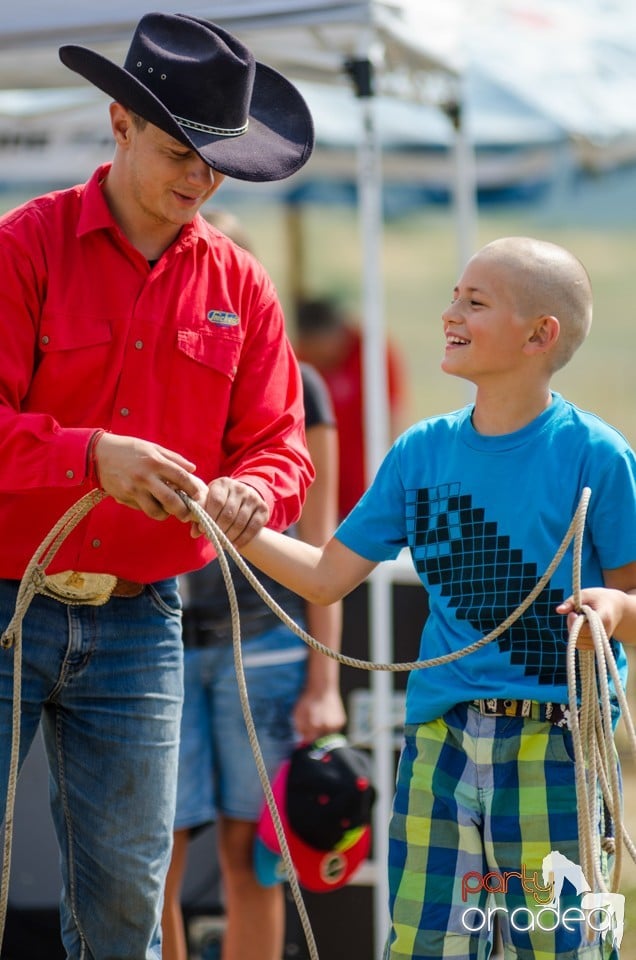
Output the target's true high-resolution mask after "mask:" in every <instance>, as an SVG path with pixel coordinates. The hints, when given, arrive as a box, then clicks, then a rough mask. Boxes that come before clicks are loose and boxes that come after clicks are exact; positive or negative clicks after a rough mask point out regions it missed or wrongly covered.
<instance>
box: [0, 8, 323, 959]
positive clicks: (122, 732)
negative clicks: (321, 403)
mask: <svg viewBox="0 0 636 960" xmlns="http://www.w3.org/2000/svg"><path fill="white" fill-rule="evenodd" d="M60 56H61V59H62V61H63V62H64V63H65V64H66V65H67V66H68V67H69V68H70V69H72V70H74V71H76V72H78V73H80V74H81V75H82V76H83V77H85V78H86V79H88V80H89V81H90V82H92V83H94V84H95V85H96V86H98V87H99V88H100V89H102V90H103V91H104V92H105V93H107V94H108V95H109V96H110V97H112V98H113V99H114V102H113V103H112V104H111V106H110V118H111V124H112V130H113V136H114V140H115V152H114V157H113V161H112V164H105V165H104V166H103V167H101V168H100V169H99V170H97V171H96V172H95V174H94V175H93V177H92V178H91V179H90V180H89V181H88V183H87V184H85V185H83V186H79V187H74V188H72V189H70V190H66V191H61V192H57V193H52V194H49V195H47V196H44V197H39V198H36V199H35V200H32V201H30V202H29V203H27V204H25V205H24V206H22V207H21V208H19V209H17V210H14V211H12V212H10V213H9V214H7V215H6V216H5V217H3V218H2V220H0V277H1V278H2V282H1V283H0V291H1V292H0V329H1V331H2V336H3V340H4V343H5V344H6V349H4V350H3V358H2V361H1V362H0V452H1V456H0V490H1V491H2V496H1V497H0V531H2V537H1V538H0V540H1V545H0V578H2V579H1V580H0V618H1V620H2V623H3V624H5V625H6V623H7V622H8V621H9V619H10V617H11V615H12V612H13V607H14V605H15V599H16V592H17V588H18V584H19V580H20V578H21V576H22V574H23V572H24V569H25V566H26V564H27V562H28V560H29V559H30V557H31V555H32V554H33V552H34V551H35V549H36V548H37V546H38V544H39V543H40V542H41V540H42V539H43V537H44V536H45V535H46V533H47V532H48V531H49V529H50V528H51V527H52V526H53V524H54V523H55V522H56V521H57V519H58V518H59V517H60V516H61V515H62V514H63V513H64V511H65V510H66V509H67V508H68V507H69V506H70V505H71V504H72V503H73V502H75V501H76V500H77V499H78V498H79V497H80V496H81V495H82V494H84V493H86V492H87V491H88V490H90V489H91V488H92V487H95V486H96V485H99V486H100V487H102V488H103V489H104V490H105V492H106V493H107V494H109V495H110V496H109V497H108V498H106V499H105V500H104V501H103V502H102V503H100V505H99V506H98V507H97V508H96V509H94V510H93V511H92V512H91V514H90V515H89V517H88V519H87V520H86V521H84V522H83V523H82V524H80V525H79V527H77V528H76V529H75V530H74V531H73V532H72V533H71V535H70V536H69V537H68V538H67V539H66V541H65V542H64V544H63V545H62V547H61V549H60V550H59V552H58V554H57V555H56V557H55V560H54V562H53V563H51V565H50V567H49V570H48V574H49V576H48V578H47V584H46V595H38V596H36V597H35V599H34V600H33V602H32V604H31V607H30V609H29V612H28V615H27V618H26V621H25V624H24V635H23V657H24V663H23V680H22V688H23V697H22V724H21V730H22V756H24V755H25V754H26V751H27V750H28V747H29V744H30V743H31V741H32V739H33V736H34V735H35V732H36V729H37V727H38V724H39V722H40V720H42V727H43V731H44V737H45V743H46V748H47V753H48V758H49V764H50V767H51V773H52V778H51V783H52V788H51V790H52V809H53V815H54V820H55V825H56V830H57V833H58V839H59V843H60V848H61V852H62V873H63V880H64V895H63V902H62V907H61V914H62V936H63V940H64V945H65V947H66V950H67V954H68V956H69V958H73V960H75V958H77V960H79V958H82V960H88V958H94V960H100V958H104V960H105V958H106V957H109V958H114V957H117V958H118V960H124V958H127V960H142V958H155V960H156V958H158V957H159V956H160V946H159V940H160V935H159V921H160V907H161V894H162V889H163V883H164V876H165V871H166V868H167V865H168V860H169V854H170V839H171V833H172V824H173V816H174V793H175V784H176V764H177V746H178V736H179V720H180V711H181V699H182V653H181V639H180V602H179V598H178V594H177V590H176V576H177V575H178V574H180V573H183V572H186V571H188V570H192V569H195V568H198V567H201V566H203V565H204V564H205V563H206V562H207V561H208V560H209V559H210V558H211V557H212V555H213V550H212V548H211V546H210V544H209V543H208V542H207V541H206V540H204V538H200V537H197V536H190V529H189V527H188V526H187V525H185V526H184V524H187V523H188V521H189V519H190V518H189V516H188V511H187V509H186V508H185V506H184V504H183V502H182V501H181V499H180V497H179V496H178V494H177V493H176V490H177V489H181V490H184V491H185V492H186V493H187V494H189V495H190V496H191V497H192V498H194V499H195V500H196V501H197V502H199V503H200V504H201V505H203V506H204V507H205V509H206V510H207V511H208V512H209V513H210V515H211V516H212V517H214V518H215V519H216V520H217V522H218V523H219V525H220V526H221V528H222V529H223V530H224V531H225V532H226V534H227V535H228V536H229V537H230V539H231V540H233V541H234V542H235V543H236V544H239V545H241V544H245V543H247V542H248V541H249V540H250V538H251V537H252V536H254V534H255V533H256V532H257V531H258V530H259V529H260V528H261V527H262V526H264V525H265V524H267V523H269V524H270V525H271V526H273V527H275V528H278V529H284V528H286V527H287V526H289V524H290V523H292V522H293V521H294V520H295V519H296V518H297V516H298V514H299V512H300V508H301V505H302V501H303V498H304V493H305V490H306V487H307V485H308V483H309V482H310V480H311V478H312V474H313V470H312V467H311V465H310V461H309V458H308V454H307V451H306V448H305V443H304V432H303V405H302V389H301V383H300V377H299V374H298V368H297V365H296V362H295V360H294V358H293V354H292V352H291V348H290V346H289V343H288V341H287V339H286V337H285V334H284V328H283V317H282V311H281V308H280V305H279V303H278V300H277V297H276V294H275V291H274V288H273V285H272V284H271V281H270V280H269V278H268V277H267V276H266V274H265V273H264V271H263V270H262V268H260V267H259V266H258V264H257V263H256V262H255V261H254V260H253V259H252V258H248V257H247V255H243V254H242V252H241V251H240V250H239V249H238V248H236V247H235V246H234V245H232V244H230V243H229V241H227V240H225V239H224V238H223V237H221V236H220V235H219V234H218V232H216V231H214V230H213V229H212V228H211V227H209V226H208V225H207V224H206V223H205V222H204V220H203V218H202V217H201V216H199V214H198V211H199V209H200V207H201V206H202V204H204V203H205V202H206V201H207V200H209V198H210V197H211V196H212V195H213V194H214V192H215V191H216V190H217V189H218V187H219V186H220V184H221V182H222V180H223V178H224V176H225V175H228V176H233V177H237V178H240V179H246V180H260V181H266V180H275V179H280V178H283V177H286V176H289V175H291V174H292V173H293V172H295V170H297V169H299V168H300V167H301V166H302V165H303V164H304V163H305V162H306V160H307V159H308V157H309V155H310V153H311V149H312V145H313V128H312V122H311V117H310V115H309V112H308V110H307V107H306V105H305V103H304V101H303V100H302V98H301V97H300V95H299V94H298V92H297V91H296V90H295V88H294V87H293V86H292V85H291V84H289V83H288V81H286V80H285V79H284V78H283V77H281V76H280V75H279V74H277V73H276V72H275V71H273V70H271V69H270V68H268V67H265V66H263V65H261V64H258V63H255V61H254V58H253V56H252V54H251V53H250V52H249V51H248V50H247V49H246V48H245V47H244V46H243V45H242V44H241V43H240V42H239V41H238V40H236V39H235V38H234V37H232V36H230V35H229V34H227V33H226V32H225V31H223V30H221V29H219V28H218V27H216V26H214V25H213V24H210V23H209V22H207V21H204V20H198V19H195V18H193V17H188V16H183V15H176V16H172V15H162V14H149V15H147V16H145V17H143V18H142V20H141V21H140V23H139V24H138V27H137V29H136V31H135V35H134V37H133V40H132V42H131V46H130V50H129V52H128V56H127V58H126V62H125V65H124V67H123V68H122V67H119V66H117V65H115V64H113V63H111V62H110V61H109V60H107V59H105V58H104V57H102V56H100V55H99V54H97V53H95V52H93V51H91V50H87V49H85V48H83V47H78V46H65V47H62V48H61V50H60ZM131 507H132V508H133V509H129V508H131ZM157 521H162V522H160V523H158V522H157ZM194 532H195V533H196V531H194ZM69 600H70V602H69ZM11 688H12V663H11V656H10V653H3V655H2V657H1V658H0V725H1V730H2V734H3V736H2V744H3V747H2V750H1V751H0V790H1V795H2V797H3V798H4V797H5V796H6V780H7V769H8V764H9V757H8V745H9V742H10V737H9V733H10V729H11Z"/></svg>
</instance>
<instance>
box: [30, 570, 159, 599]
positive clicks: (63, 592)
mask: <svg viewBox="0 0 636 960" xmlns="http://www.w3.org/2000/svg"><path fill="white" fill-rule="evenodd" d="M144 586H145V584H143V583H136V582H135V581H134V580H124V579H123V578H122V577H115V576H114V575H113V574H110V573H81V572H80V571H78V570H65V571H63V573H53V574H49V575H47V576H45V578H44V585H43V587H42V588H41V590H40V592H41V593H43V594H45V596H47V597H52V598H53V599H54V600H60V601H61V602H62V603H68V604H70V605H76V604H87V605H88V606H93V607H99V606H102V605H103V604H104V603H108V601H109V600H110V598H111V597H138V596H139V595H140V594H141V593H142V592H143V589H144Z"/></svg>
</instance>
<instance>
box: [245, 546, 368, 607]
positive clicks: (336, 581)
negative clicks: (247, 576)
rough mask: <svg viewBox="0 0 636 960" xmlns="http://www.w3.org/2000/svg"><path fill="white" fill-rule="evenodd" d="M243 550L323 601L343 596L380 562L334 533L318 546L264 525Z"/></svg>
mask: <svg viewBox="0 0 636 960" xmlns="http://www.w3.org/2000/svg"><path fill="white" fill-rule="evenodd" d="M241 553H242V554H243V556H244V557H245V559H246V560H248V561H249V562H250V563H253V564H254V566H255V567H258V569H259V570H262V571H263V572H264V573H266V574H268V576H270V577H273V579H274V580H278V582H279V583H282V584H283V585H284V586H285V587H288V588H289V589H290V590H293V591H294V593H297V594H299V595H300V596H301V597H304V598H305V600H308V601H309V603H318V604H321V605H324V604H328V603H335V601H336V600H342V598H343V597H344V596H346V595H347V594H348V593H350V592H351V591H352V590H353V589H354V588H355V587H357V586H358V584H360V583H362V581H363V580H365V579H366V578H367V577H368V576H369V574H370V573H371V571H372V570H373V569H374V567H375V566H376V563H375V562H374V561H372V560H366V559H365V558H364V557H361V556H360V555H359V554H357V553H354V552H353V550H349V548H348V547H345V546H344V544H342V543H340V541H339V540H336V538H335V537H332V538H331V540H329V542H328V543H327V544H326V545H325V546H324V547H315V546H312V545H311V544H309V543H304V542H303V541H302V540H295V539H294V538H293V537H287V536H285V535H284V534H282V533H276V532H275V531H274V530H270V529H269V528H267V527H265V528H263V529H262V530H261V531H260V532H259V533H258V534H257V535H256V536H255V537H254V538H253V539H252V540H250V542H249V543H248V544H246V545H245V546H244V547H241Z"/></svg>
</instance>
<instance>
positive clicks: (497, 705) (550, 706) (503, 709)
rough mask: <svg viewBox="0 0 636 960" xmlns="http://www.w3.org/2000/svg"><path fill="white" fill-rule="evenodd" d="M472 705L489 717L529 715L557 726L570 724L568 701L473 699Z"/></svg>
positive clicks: (532, 718) (533, 718)
mask: <svg viewBox="0 0 636 960" xmlns="http://www.w3.org/2000/svg"><path fill="white" fill-rule="evenodd" d="M471 706H472V707H475V708H476V709H477V710H479V712H480V713H482V714H484V715H485V716H489V717H527V718H529V719H531V720H543V721H546V722H547V723H553V724H554V725H555V726H557V727H567V726H569V723H568V717H569V714H570V708H569V706H568V704H567V703H539V702H538V701H536V700H495V699H494V698H493V699H490V698H488V699H486V700H473V701H472V702H471Z"/></svg>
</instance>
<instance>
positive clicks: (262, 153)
mask: <svg viewBox="0 0 636 960" xmlns="http://www.w3.org/2000/svg"><path fill="white" fill-rule="evenodd" d="M59 56H60V60H61V61H62V63H63V64H64V65H65V66H67V67H68V68H69V69H70V70H73V71H74V72H75V73H79V74H80V75H81V76H82V77H84V79H85V80H88V81H89V82H90V83H92V84H94V86H96V87H98V88H99V89H100V90H102V91H103V92H104V93H106V94H107V95H108V96H109V97H112V98H113V100H116V101H117V102H118V103H121V104H123V105H124V106H125V107H127V108H128V109H129V110H132V111H133V112H134V113H137V114H138V115H139V116H140V117H143V118H144V119H145V120H147V121H148V122H149V123H152V124H154V125H155V126H156V127H159V129H160V130H163V131H164V133H167V134H169V135H170V136H172V137H174V138H175V139H176V140H179V141H180V142H182V143H185V144H187V145H188V146H190V147H191V148H192V149H193V150H194V151H195V152H196V153H197V154H198V155H199V156H200V157H201V159H202V160H203V161H204V162H205V163H207V164H208V166H210V167H213V168H214V169H215V170H218V171H219V173H223V174H225V175H226V176H228V177H233V178H235V179H236V180H250V181H259V182H265V181H271V180H284V179H285V178H286V177H290V176H291V175H292V174H293V173H296V171H297V170H299V169H300V168H301V167H302V166H303V165H304V164H305V163H306V162H307V160H308V159H309V157H310V156H311V152H312V150H313V145H314V128H313V122H312V119H311V113H310V112H309V108H308V107H307V104H306V103H305V101H304V99H303V97H302V96H301V94H300V93H299V91H298V90H297V89H296V87H294V85H293V84H291V83H290V82H289V81H288V80H286V79H285V77H283V76H282V75H281V74H280V73H278V72H277V71H276V70H273V69H272V68H271V67H268V66H266V65H265V64H263V63H259V62H258V61H257V62H256V72H255V78H254V88H253V92H252V99H251V104H250V110H249V122H248V129H247V131H246V132H245V133H243V134H241V135H240V136H236V137H228V136H218V135H215V134H210V133H207V132H205V131H200V130H193V129H190V128H187V129H186V128H185V127H183V126H181V125H180V124H179V123H178V122H177V120H175V118H174V117H173V115H172V114H171V113H170V111H169V110H168V109H167V108H166V107H165V106H164V104H163V103H162V102H161V100H159V98H158V97H156V96H155V95H154V93H152V91H150V90H149V89H148V88H147V87H146V86H144V84H142V83H140V82H139V80H137V78H136V77H134V76H133V75H132V74H131V73H129V72H128V71H127V70H125V69H124V68H123V67H120V66H118V64H115V63H113V62H112V61H111V60H108V59H107V58H106V57H104V56H102V55H101V54H99V53H96V52H95V51H94V50H90V49H88V48H87V47H81V46H77V45H75V44H66V45H64V46H63V47H60V50H59Z"/></svg>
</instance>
